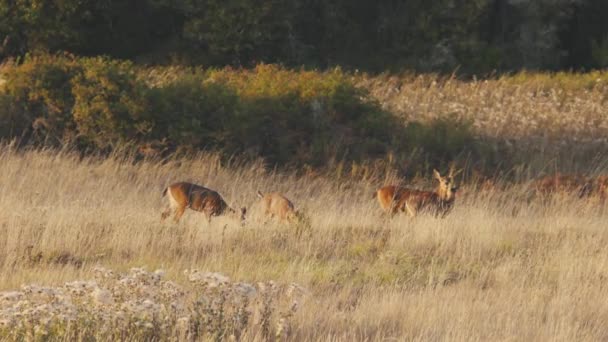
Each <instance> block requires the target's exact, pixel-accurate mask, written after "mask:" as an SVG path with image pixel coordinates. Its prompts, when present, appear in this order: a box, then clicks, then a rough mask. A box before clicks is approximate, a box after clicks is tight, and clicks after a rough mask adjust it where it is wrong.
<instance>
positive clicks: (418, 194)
mask: <svg viewBox="0 0 608 342" xmlns="http://www.w3.org/2000/svg"><path fill="white" fill-rule="evenodd" d="M459 172H460V171H459ZM459 172H456V173H455V172H454V168H450V172H449V174H448V176H447V177H442V176H441V174H440V173H439V172H438V171H437V170H433V176H434V177H435V179H436V180H437V181H438V182H439V184H438V186H437V189H435V191H421V190H413V189H408V188H403V187H398V186H394V185H389V186H385V187H382V188H380V189H379V190H378V191H377V193H376V195H377V197H378V202H380V206H381V207H382V209H383V210H384V211H385V212H386V213H387V214H389V215H390V216H393V215H395V214H396V213H398V212H407V213H408V215H409V216H410V217H414V216H416V214H417V213H418V212H420V211H429V212H431V213H432V214H433V215H435V216H441V217H445V215H447V213H448V212H449V211H450V210H451V209H452V206H453V205H454V197H455V194H456V191H457V190H458V187H456V186H455V185H454V177H455V176H456V175H457V174H458V173H459Z"/></svg>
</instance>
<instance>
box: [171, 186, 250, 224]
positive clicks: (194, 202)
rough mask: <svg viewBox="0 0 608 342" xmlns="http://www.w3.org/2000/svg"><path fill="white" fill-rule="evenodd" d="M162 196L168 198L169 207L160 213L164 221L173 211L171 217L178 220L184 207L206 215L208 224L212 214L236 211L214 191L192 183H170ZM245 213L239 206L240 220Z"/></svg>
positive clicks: (184, 209) (242, 219)
mask: <svg viewBox="0 0 608 342" xmlns="http://www.w3.org/2000/svg"><path fill="white" fill-rule="evenodd" d="M164 196H167V197H168V198H169V208H168V209H167V210H165V211H164V212H163V213H162V215H161V221H164V220H165V219H166V218H167V217H168V216H169V215H171V211H173V212H174V217H173V219H174V220H175V222H178V221H179V219H180V218H181V217H182V215H184V211H186V208H189V209H192V210H195V211H200V212H202V213H203V214H204V215H205V217H207V222H208V223H209V224H210V223H211V218H212V217H213V216H220V215H224V214H226V212H228V213H231V214H233V215H234V214H236V211H235V210H234V209H232V208H230V207H229V206H228V204H226V202H225V201H224V199H223V198H222V196H220V194H218V193H217V192H216V191H213V190H211V189H207V188H205V187H203V186H200V185H196V184H192V183H186V182H179V183H175V184H171V185H170V186H168V187H167V188H166V189H165V190H164V191H163V197H164ZM246 213H247V209H246V208H244V207H243V208H241V213H240V214H241V217H240V219H241V221H244V220H245V214H246Z"/></svg>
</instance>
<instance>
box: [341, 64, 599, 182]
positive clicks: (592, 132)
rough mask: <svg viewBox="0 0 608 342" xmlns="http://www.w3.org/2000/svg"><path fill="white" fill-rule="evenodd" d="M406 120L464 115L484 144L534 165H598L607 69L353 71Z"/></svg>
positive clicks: (362, 84) (573, 167)
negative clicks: (492, 73) (487, 75)
mask: <svg viewBox="0 0 608 342" xmlns="http://www.w3.org/2000/svg"><path fill="white" fill-rule="evenodd" d="M353 78H354V79H355V82H356V83H357V84H358V85H359V86H360V87H362V88H365V89H367V90H369V91H370V93H371V95H372V97H374V98H375V99H377V100H378V101H379V102H380V103H381V104H382V106H383V107H384V108H385V109H387V110H389V111H390V112H391V113H393V114H394V115H397V116H399V117H401V118H402V119H403V120H404V121H406V122H412V121H418V122H429V121H432V120H434V119H438V118H439V119H441V118H446V117H451V118H457V119H460V120H464V121H468V122H469V123H470V124H471V127H472V132H473V133H474V134H475V135H476V136H477V138H478V139H479V141H480V142H481V144H483V145H484V146H485V147H486V149H487V151H488V152H490V151H494V152H495V153H496V154H497V155H499V156H500V157H501V158H509V159H510V161H509V162H508V163H507V164H509V163H510V164H512V165H518V164H522V165H523V164H525V165H526V166H527V167H529V168H532V169H534V170H535V172H539V171H543V170H544V171H546V172H549V173H550V172H554V171H555V170H556V169H557V170H567V171H570V172H581V171H592V169H594V168H600V169H601V168H606V166H607V165H606V150H607V148H608V120H606V112H608V101H606V99H607V97H606V94H607V90H608V74H607V73H606V72H599V71H598V72H590V73H585V74H577V73H567V72H560V73H553V74H552V73H525V72H522V73H519V74H515V75H505V76H501V77H497V78H493V79H481V80H476V79H475V80H459V79H457V78H453V77H441V76H437V75H394V74H382V75H376V76H370V75H354V76H353Z"/></svg>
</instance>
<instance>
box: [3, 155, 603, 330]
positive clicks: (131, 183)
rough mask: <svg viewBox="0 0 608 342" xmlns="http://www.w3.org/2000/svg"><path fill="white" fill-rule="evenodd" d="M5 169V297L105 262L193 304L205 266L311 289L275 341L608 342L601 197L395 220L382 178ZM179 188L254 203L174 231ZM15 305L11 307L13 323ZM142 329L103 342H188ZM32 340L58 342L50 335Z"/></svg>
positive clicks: (27, 161)
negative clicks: (266, 200) (195, 276)
mask: <svg viewBox="0 0 608 342" xmlns="http://www.w3.org/2000/svg"><path fill="white" fill-rule="evenodd" d="M0 165H2V167H1V168H0V208H1V210H0V290H4V291H10V290H19V289H20V288H21V286H22V285H23V284H32V283H34V284H39V285H45V286H55V287H60V286H62V284H64V283H66V282H70V281H74V280H78V279H82V280H86V279H94V278H95V268H96V267H99V266H102V267H105V268H108V269H113V270H114V271H115V272H119V273H120V272H127V273H128V270H129V269H130V268H132V267H139V266H144V267H146V269H147V270H149V271H152V270H154V269H158V268H161V269H164V270H165V271H166V275H165V276H164V279H167V280H171V281H173V282H175V283H176V284H178V285H179V286H181V287H182V288H183V291H185V292H186V293H188V295H187V296H190V297H193V298H194V297H196V296H197V294H200V293H202V292H200V291H199V290H197V288H196V287H193V286H192V285H191V284H190V283H189V281H188V276H187V275H184V272H183V271H184V270H187V269H188V270H192V269H196V270H199V271H208V272H219V273H221V274H223V275H226V276H228V277H229V278H230V279H231V281H233V282H235V283H236V282H246V283H249V284H257V283H263V284H268V282H269V281H273V282H274V283H275V284H279V286H286V285H287V284H292V283H296V284H299V286H302V287H303V288H305V289H306V290H305V291H306V293H307V294H306V298H305V299H303V300H302V301H301V302H300V303H299V307H298V309H297V310H294V311H293V312H292V311H289V309H286V308H285V307H279V306H278V304H277V307H276V308H274V310H275V312H274V313H273V315H274V316H273V317H275V319H274V320H273V321H272V324H273V326H272V330H273V331H275V329H279V330H280V331H281V337H280V338H283V339H285V338H287V339H295V340H484V341H487V340H563V341H572V340H587V341H592V340H605V339H607V338H608V329H607V328H606V326H607V324H608V303H606V301H605V300H604V298H606V297H607V295H608V287H607V286H606V279H607V277H608V250H607V249H606V248H605V246H606V245H607V243H608V230H606V219H607V217H606V215H605V214H604V213H603V209H602V208H601V207H600V205H599V204H598V203H596V202H594V201H593V200H591V201H589V202H582V201H579V200H577V199H573V198H570V197H568V196H565V197H563V198H557V199H555V200H554V201H553V202H552V203H549V204H546V203H541V202H540V201H535V200H532V201H530V202H528V201H527V200H526V199H527V197H526V196H527V193H526V191H525V189H523V188H517V187H512V188H509V189H508V190H506V191H497V192H489V193H486V194H483V195H479V196H475V195H470V194H471V192H470V191H469V192H468V195H467V196H466V197H464V198H463V197H460V198H458V199H457V202H456V205H455V208H454V211H453V212H452V213H451V214H450V215H449V216H448V217H447V218H445V219H435V218H432V217H428V216H419V217H417V218H416V219H413V220H411V219H408V218H407V217H397V218H396V219H394V220H392V221H390V222H387V221H385V220H384V219H383V218H382V216H381V214H380V211H379V208H378V205H377V203H376V202H375V199H373V198H372V196H373V192H374V190H375V189H376V188H377V187H379V186H380V185H382V183H384V182H385V181H386V180H385V179H381V178H378V179H375V180H368V181H357V182H355V181H339V182H338V181H335V180H332V179H328V178H323V177H296V176H295V175H292V174H284V173H283V174H281V173H273V172H269V171H266V170H265V169H264V168H263V166H262V165H258V164H240V163H238V162H233V163H232V164H229V165H222V164H221V163H220V161H219V158H217V157H216V156H213V155H200V156H198V157H195V158H193V159H184V160H177V161H170V162H168V163H165V164H161V163H156V162H152V161H144V162H139V163H133V161H132V160H129V159H128V158H127V159H121V158H118V157H110V158H106V159H98V158H94V157H90V158H84V159H81V158H80V157H78V156H77V155H75V154H71V153H69V152H54V151H19V152H18V151H15V150H13V149H11V148H10V147H6V146H4V147H2V149H0ZM177 180H186V181H191V182H195V183H198V184H204V185H206V186H208V187H211V188H214V189H217V190H218V191H219V192H220V193H221V194H222V195H223V196H224V197H225V199H226V200H227V201H228V202H229V203H230V204H231V205H234V206H237V205H238V206H241V205H246V206H248V207H249V208H250V212H251V215H250V217H249V219H248V221H247V224H246V225H245V227H241V226H240V224H239V222H237V221H234V220H231V219H229V218H218V219H217V220H214V221H212V224H211V226H207V224H206V221H205V219H204V217H203V216H202V215H200V214H197V213H194V212H191V211H190V212H188V213H187V214H186V215H185V216H184V219H183V221H182V222H181V223H179V224H174V223H171V222H166V223H161V222H160V220H159V218H160V212H161V208H162V206H163V199H162V198H161V191H162V189H163V188H164V187H165V186H166V185H168V184H170V183H171V182H173V181H177ZM406 183H407V181H406ZM258 189H260V190H262V191H269V190H277V191H281V192H284V193H285V194H286V195H287V196H288V197H289V198H291V199H292V200H293V201H294V203H295V204H296V206H297V207H299V208H302V209H303V210H304V211H305V212H306V213H307V215H308V216H309V218H310V221H311V225H310V228H309V229H305V230H304V231H303V232H302V231H299V232H297V229H296V227H291V226H284V225H281V224H277V223H272V222H270V223H267V224H264V223H263V222H262V220H259V219H258V218H256V215H255V205H254V203H255V200H256V190H258ZM135 272H136V273H137V272H139V271H135ZM146 277H148V276H146ZM150 277H154V276H153V275H152V276H150ZM146 279H147V278H146ZM112 284H114V283H112ZM161 284H164V283H161ZM66 286H67V285H66ZM69 286H73V285H69ZM69 286H68V288H69ZM108 286H109V285H108ZM146 286H147V285H146ZM150 286H151V285H150ZM159 286H160V285H159ZM145 288H147V289H149V287H145ZM21 291H25V290H24V288H21ZM91 291H93V290H91ZM95 291H97V292H94V293H96V295H97V296H99V295H100V293H101V294H104V295H105V294H106V292H103V291H105V290H95ZM99 291H101V292H99ZM147 291H148V290H147ZM147 293H148V292H146V291H140V292H138V294H137V295H138V296H140V297H141V296H143V297H145V296H146V295H147ZM151 293H156V292H154V291H152V292H151ZM150 296H152V295H150ZM140 297H137V298H140ZM3 298H4V297H3ZM151 298H152V297H151ZM154 298H156V297H154ZM188 298H189V297H188ZM115 300H119V298H115ZM11 303H12V302H10V301H9V299H6V298H5V299H3V300H2V301H0V313H2V310H3V309H5V308H6V307H7V306H8V305H9V304H10V305H12V304H11ZM82 303H87V302H86V301H85V302H82ZM103 303H104V302H103V301H102V303H101V304H99V305H102V306H103V305H104V304H103ZM192 303H195V302H192ZM277 303H278V301H277ZM28 305H31V303H30V304H28ZM83 305H84V304H83ZM189 305H194V304H189ZM268 310H270V309H268ZM93 311H94V310H93ZM237 311H238V310H237ZM237 311H235V312H237ZM100 312H105V311H104V310H103V309H100ZM262 312H265V311H264V310H262ZM95 317H97V316H93V318H91V319H92V321H88V323H87V324H89V326H94V325H92V324H93V323H91V322H94V321H95V319H97V318H95ZM287 321H288V323H289V324H287V323H286V322H287ZM206 322H215V321H213V320H211V321H206ZM252 322H253V320H252V321H251V322H249V323H248V324H253V323H252ZM0 323H1V322H0ZM209 324H211V323H209ZM214 324H215V323H214ZM281 324H282V325H281ZM275 325H276V327H275ZM261 326H262V327H261V328H260V327H258V328H256V329H257V330H255V329H254V328H251V329H253V330H251V329H250V330H247V331H246V332H245V333H244V334H243V335H240V336H241V337H242V338H243V339H254V340H255V339H266V338H274V337H276V336H277V335H275V334H274V333H273V334H271V335H263V334H261V333H260V331H263V330H264V328H263V326H264V324H262V325H261ZM159 327H164V325H159ZM279 327H280V328H279ZM129 329H132V330H126V331H121V332H119V333H117V334H116V335H104V336H106V337H107V336H113V337H114V338H128V339H133V340H144V339H149V338H153V337H154V336H156V337H164V338H168V337H173V338H175V339H180V338H187V335H179V333H178V332H177V331H173V330H170V331H165V332H162V331H161V330H151V331H150V332H148V333H149V334H148V335H145V334H144V335H142V334H140V333H137V334H136V333H135V332H137V331H139V330H138V329H140V328H138V327H137V326H132V327H131V328H129ZM141 329H144V328H141ZM159 329H160V328H159ZM0 331H2V328H0ZM129 331H132V332H133V335H129ZM4 332H5V333H6V331H4ZM60 332H61V330H57V329H55V330H52V331H51V333H57V334H59V333H60ZM36 334H38V335H36ZM41 334H42V335H41ZM121 334H122V335H121ZM125 334H126V335H125ZM163 334H164V335H163ZM1 336H4V337H5V338H9V337H11V336H13V335H10V334H8V335H1ZM23 336H29V335H27V334H26V335H23ZM23 336H22V337H23ZM31 336H34V337H35V336H38V338H40V339H43V337H45V336H46V337H48V335H44V334H43V333H41V332H40V329H39V330H36V331H34V330H32V333H31ZM31 336H30V337H31ZM41 336H42V337H41ZM63 336H66V335H63ZM67 336H71V337H72V338H77V337H78V336H81V337H82V336H88V338H91V336H96V335H78V334H74V335H67ZM99 336H101V335H99ZM99 336H98V337H99ZM215 336H216V337H217V336H218V335H215ZM222 336H223V337H224V338H227V336H228V335H222ZM268 336H270V337H268ZM13 337H14V336H13ZM191 337H192V336H191ZM211 337H213V336H211ZM211 337H209V336H207V337H204V336H199V337H198V338H201V339H208V338H211Z"/></svg>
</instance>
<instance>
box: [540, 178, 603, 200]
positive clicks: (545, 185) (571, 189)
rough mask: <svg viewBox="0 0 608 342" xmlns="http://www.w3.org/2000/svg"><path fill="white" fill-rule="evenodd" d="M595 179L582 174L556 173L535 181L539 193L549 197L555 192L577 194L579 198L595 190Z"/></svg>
mask: <svg viewBox="0 0 608 342" xmlns="http://www.w3.org/2000/svg"><path fill="white" fill-rule="evenodd" d="M593 183H594V181H593V180H590V179H587V178H586V177H583V176H580V175H565V174H560V173H556V174H554V175H549V176H545V177H542V178H539V179H537V180H536V181H534V182H533V184H532V185H533V187H534V189H535V190H536V192H537V193H539V194H541V195H543V196H545V197H547V196H549V195H552V194H555V193H570V194H576V195H577V196H578V198H583V197H590V196H591V195H592V194H593V190H594V184H593Z"/></svg>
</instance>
